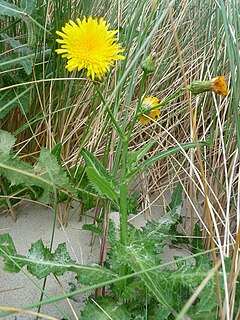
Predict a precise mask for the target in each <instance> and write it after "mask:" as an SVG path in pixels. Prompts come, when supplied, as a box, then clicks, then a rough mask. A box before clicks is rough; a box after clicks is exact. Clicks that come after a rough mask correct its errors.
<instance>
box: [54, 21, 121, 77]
mask: <svg viewBox="0 0 240 320" xmlns="http://www.w3.org/2000/svg"><path fill="white" fill-rule="evenodd" d="M109 26H110V25H109V24H107V23H106V21H105V20H103V18H100V19H99V20H97V19H93V18H92V17H89V18H88V19H87V18H86V17H83V19H82V20H80V19H79V18H78V19H77V23H75V22H73V21H72V20H70V21H69V22H68V23H66V25H65V27H62V32H61V31H56V33H57V35H59V36H60V37H62V39H57V40H56V41H57V42H58V43H59V44H60V45H61V48H60V49H57V50H56V52H57V54H61V55H62V58H67V60H68V62H67V65H66V68H67V69H68V71H70V72H71V71H73V70H75V69H78V71H80V70H82V69H86V70H87V77H90V76H91V78H92V80H94V78H95V76H96V77H97V78H98V79H99V80H101V79H102V77H103V76H104V75H105V74H106V72H108V71H109V70H110V67H111V66H113V65H114V62H115V61H116V60H124V59H125V56H122V55H121V54H120V53H121V52H123V51H124V49H123V48H122V46H121V45H119V44H118V43H116V41H117V40H118V39H117V38H115V35H116V33H117V32H118V31H117V30H108V29H109Z"/></svg>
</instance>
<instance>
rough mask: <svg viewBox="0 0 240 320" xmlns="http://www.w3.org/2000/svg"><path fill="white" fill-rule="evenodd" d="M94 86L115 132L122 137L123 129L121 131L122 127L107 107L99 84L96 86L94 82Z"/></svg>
mask: <svg viewBox="0 0 240 320" xmlns="http://www.w3.org/2000/svg"><path fill="white" fill-rule="evenodd" d="M94 86H95V88H96V90H97V93H98V95H99V97H100V99H101V100H102V102H103V104H104V105H105V109H106V111H107V113H108V115H109V117H110V119H111V120H112V123H113V124H114V126H115V128H116V130H117V132H118V134H119V136H120V137H121V138H123V137H124V134H123V131H122V129H121V128H120V126H119V124H118V123H117V120H116V119H115V117H114V115H113V113H112V111H111V110H110V109H109V107H108V106H107V105H106V101H105V99H104V97H103V95H102V93H101V91H100V89H99V86H98V85H97V84H96V83H94Z"/></svg>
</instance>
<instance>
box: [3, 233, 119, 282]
mask: <svg viewBox="0 0 240 320" xmlns="http://www.w3.org/2000/svg"><path fill="white" fill-rule="evenodd" d="M0 256H2V257H3V258H4V266H3V268H4V270H5V271H8V272H19V271H20V270H21V268H22V267H23V266H25V265H26V266H27V269H28V271H29V272H30V273H31V274H32V275H34V276H36V277H37V278H38V279H42V278H45V277H46V276H48V275H49V274H51V273H54V274H56V275H58V276H60V275H63V274H64V273H65V272H68V271H72V272H74V273H76V275H77V280H78V282H81V283H82V284H86V285H92V284H97V283H99V282H103V281H108V280H111V279H114V278H116V277H117V275H116V274H115V273H113V272H112V271H109V270H107V269H105V268H101V267H99V266H82V265H79V264H77V263H76V262H74V261H73V260H72V259H71V257H70V256H69V254H68V252H67V249H66V245H65V243H62V244H60V245H58V247H57V249H56V250H55V252H53V253H51V252H50V250H49V249H48V248H47V247H45V246H44V245H43V242H42V240H39V241H37V242H36V243H33V244H32V246H31V248H30V249H29V253H28V254H27V255H26V256H21V255H19V254H17V253H16V250H15V247H14V244H13V241H12V239H11V237H10V235H8V234H7V235H6V234H3V235H0Z"/></svg>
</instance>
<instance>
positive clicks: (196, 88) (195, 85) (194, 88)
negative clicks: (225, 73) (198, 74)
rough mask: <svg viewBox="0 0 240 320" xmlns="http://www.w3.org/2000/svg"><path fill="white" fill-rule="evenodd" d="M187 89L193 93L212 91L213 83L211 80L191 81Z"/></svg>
mask: <svg viewBox="0 0 240 320" xmlns="http://www.w3.org/2000/svg"><path fill="white" fill-rule="evenodd" d="M188 89H189V90H190V91H191V92H192V93H193V94H199V93H203V92H206V91H212V89H213V85H212V82H211V81H193V82H192V84H191V86H190V87H189V88H188Z"/></svg>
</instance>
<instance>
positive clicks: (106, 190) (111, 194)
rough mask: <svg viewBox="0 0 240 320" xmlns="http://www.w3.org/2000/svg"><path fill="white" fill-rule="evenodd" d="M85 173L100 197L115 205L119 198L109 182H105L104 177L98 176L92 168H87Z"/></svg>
mask: <svg viewBox="0 0 240 320" xmlns="http://www.w3.org/2000/svg"><path fill="white" fill-rule="evenodd" d="M86 173H87V175H88V178H89V179H90V180H91V181H92V183H93V185H94V187H95V188H96V189H97V191H98V192H99V193H100V195H103V196H106V197H107V198H109V199H110V200H112V201H114V202H115V203H118V197H119V196H118V193H117V192H116V191H115V190H114V186H113V184H112V183H111V182H109V181H107V180H105V177H103V176H100V174H99V172H98V171H97V170H96V169H95V168H93V167H87V169H86Z"/></svg>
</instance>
